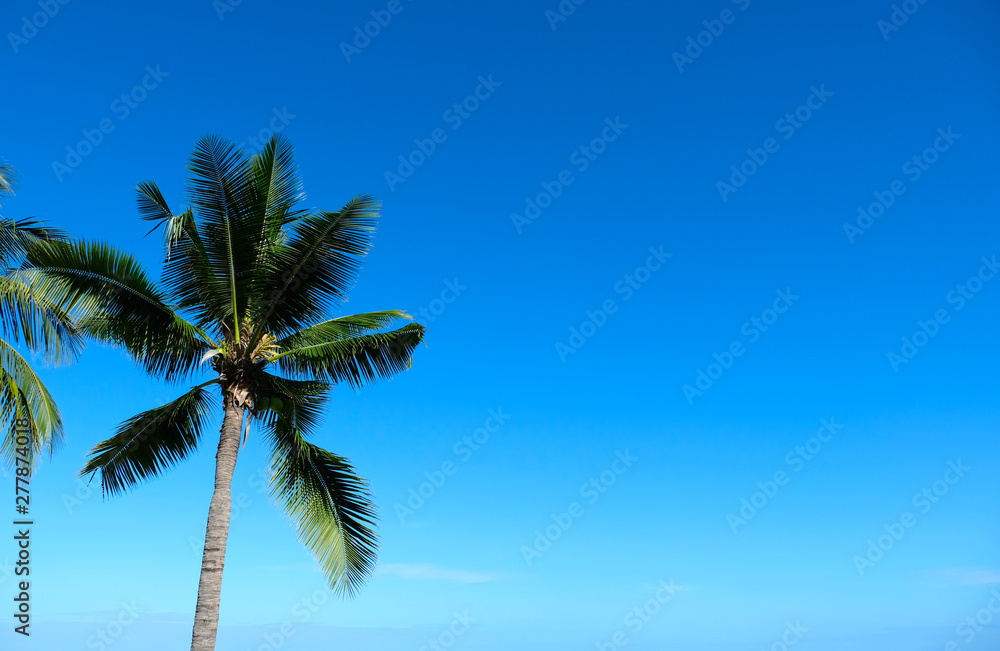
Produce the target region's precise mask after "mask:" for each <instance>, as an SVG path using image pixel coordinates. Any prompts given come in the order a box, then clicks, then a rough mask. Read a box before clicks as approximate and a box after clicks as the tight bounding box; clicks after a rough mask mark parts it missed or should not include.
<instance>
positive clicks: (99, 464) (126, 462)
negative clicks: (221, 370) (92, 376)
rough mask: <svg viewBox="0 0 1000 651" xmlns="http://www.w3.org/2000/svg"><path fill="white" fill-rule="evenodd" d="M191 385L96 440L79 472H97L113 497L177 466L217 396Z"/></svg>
mask: <svg viewBox="0 0 1000 651" xmlns="http://www.w3.org/2000/svg"><path fill="white" fill-rule="evenodd" d="M214 384H218V380H212V381H211V382H206V383H205V384H201V385H199V386H196V387H194V388H192V389H191V390H190V391H188V392H187V393H185V394H184V395H182V396H180V397H179V398H177V399H176V400H174V401H173V402H169V403H167V404H165V405H163V406H161V407H156V408H155V409H150V410H149V411H144V412H142V413H141V414H138V415H136V416H133V417H132V418H130V419H129V420H127V421H125V422H124V423H122V424H121V425H120V426H119V427H118V431H117V432H115V435H114V436H112V437H111V438H109V439H108V440H106V441H102V442H101V443H98V444H97V445H96V446H95V447H94V449H93V450H91V456H90V458H89V459H88V460H87V463H86V464H85V465H84V467H83V470H82V471H81V472H80V474H81V475H85V474H87V473H92V472H99V473H100V474H101V491H102V493H103V494H105V495H117V494H120V493H124V492H125V491H126V490H128V489H130V488H132V487H134V486H136V485H137V484H139V483H141V482H142V481H143V480H145V479H147V478H149V477H154V476H157V475H159V474H160V473H161V472H163V471H164V470H166V469H167V468H170V467H172V466H174V465H176V464H177V462H179V461H180V460H181V459H183V458H184V457H186V456H187V455H188V454H190V453H191V451H192V450H194V449H195V448H196V447H197V446H198V442H199V441H200V440H201V434H202V429H203V428H204V425H205V421H206V419H207V418H208V417H209V413H210V409H211V406H212V402H213V400H214V399H215V398H216V395H215V393H214V392H212V391H208V390H206V387H208V386H211V385H214Z"/></svg>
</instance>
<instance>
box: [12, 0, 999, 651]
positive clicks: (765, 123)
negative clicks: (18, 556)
mask: <svg viewBox="0 0 1000 651" xmlns="http://www.w3.org/2000/svg"><path fill="white" fill-rule="evenodd" d="M679 4H680V3H666V4H662V5H661V4H654V3H637V2H628V3H610V2H602V1H600V0H588V1H587V2H582V3H581V4H579V5H577V4H575V3H572V2H570V1H569V0H566V1H565V2H563V3H562V4H561V5H560V4H559V3H558V2H556V0H548V1H540V2H507V3H490V4H485V5H484V4H482V3H466V4H461V3H446V4H445V3H431V2H423V1H419V0H418V1H416V2H413V1H411V0H399V1H398V2H397V3H391V2H357V1H354V0H351V1H348V2H340V3H319V2H314V1H311V0H292V1H291V2H286V3H281V4H279V3H268V2H264V1H263V0H243V2H241V3H239V4H236V3H235V2H234V1H233V0H221V2H216V3H214V4H213V3H212V2H211V1H209V0H197V1H195V0H180V1H178V2H174V3H169V4H164V5H162V6H153V5H148V4H143V3H126V2H113V3H105V4H103V5H101V6H96V5H91V4H88V3H83V2H78V1H73V0H70V1H69V2H66V3H65V4H59V3H58V2H56V1H55V0H53V2H51V6H49V5H46V4H45V2H42V3H41V4H39V3H37V2H32V1H29V0H11V1H10V2H6V3H4V4H3V7H2V8H0V26H2V30H0V31H2V33H3V34H5V35H6V36H5V38H4V40H5V43H4V45H3V46H0V53H2V54H0V57H3V63H4V71H5V74H4V91H5V92H4V95H5V100H6V101H4V103H3V104H4V109H3V110H4V116H5V120H4V124H5V125H6V128H5V129H4V130H3V134H4V135H3V140H2V147H0V156H2V157H3V158H4V159H6V160H7V161H9V162H10V163H11V164H12V165H14V166H15V167H16V168H17V169H18V170H19V172H20V185H19V187H18V191H17V196H16V197H15V198H14V199H13V200H11V201H9V202H8V203H7V204H5V205H4V215H5V216H9V217H25V216H31V215H33V216H38V217H40V218H44V219H46V220H49V221H51V222H52V223H53V224H56V225H58V226H61V227H64V228H67V229H69V230H71V231H72V232H73V233H74V234H75V235H77V236H81V237H85V238H88V239H99V240H105V241H108V242H111V243H112V244H114V245H116V246H119V247H121V248H123V249H126V250H128V251H131V252H134V253H135V254H136V255H137V256H138V257H139V258H140V259H141V260H143V261H144V263H146V264H147V265H148V268H149V269H150V270H151V271H153V273H154V274H158V272H159V267H158V261H159V254H160V242H159V239H158V238H157V237H155V236H151V237H143V236H144V234H145V232H146V230H147V228H146V225H145V224H143V223H141V222H140V221H139V219H138V217H137V211H136V208H135V199H134V190H133V187H134V185H135V184H136V183H137V182H141V181H145V180H149V179H152V180H155V181H157V183H159V185H160V187H161V188H162V189H163V190H164V193H165V194H166V195H167V197H168V199H169V200H170V201H171V203H172V205H174V206H180V205H184V204H185V200H184V197H183V186H184V178H185V164H186V160H187V157H188V155H189V153H190V151H191V149H192V148H193V146H194V144H195V142H196V140H197V139H198V138H199V137H200V136H202V135H203V134H205V133H208V132H216V133H220V134H222V135H224V136H226V137H228V138H230V139H232V140H233V141H235V142H241V143H242V142H245V143H246V144H247V146H248V147H250V148H252V147H253V141H252V139H253V138H257V137H258V136H260V135H261V132H262V130H263V131H264V135H265V136H266V134H267V130H268V129H276V130H279V131H281V132H282V133H283V134H284V135H286V136H287V137H288V138H290V139H291V140H292V141H293V142H294V143H295V144H296V147H297V155H298V162H299V164H300V167H301V171H302V175H303V178H304V182H305V187H306V191H307V193H308V202H307V203H308V205H309V206H315V207H320V208H323V209H335V208H337V207H339V206H340V205H342V204H343V203H344V202H346V201H347V200H348V199H350V198H351V197H353V196H354V195H356V194H359V193H362V192H370V193H374V194H376V195H378V196H379V197H380V198H381V199H382V200H383V202H384V210H383V217H382V220H381V223H380V230H379V234H378V237H377V239H376V246H375V250H374V252H373V253H372V254H371V255H370V257H369V259H368V260H367V262H366V264H365V269H364V271H363V273H362V275H361V277H360V280H359V284H358V287H357V289H356V290H355V292H354V293H353V294H352V297H351V302H350V304H349V305H348V306H347V307H348V309H349V311H350V312H362V311H368V310H373V309H386V308H402V309H407V310H409V311H411V312H412V313H414V314H416V315H418V316H419V318H420V320H421V322H423V323H424V324H425V325H427V326H428V335H427V344H428V345H427V347H426V348H421V349H420V350H419V351H418V353H417V355H416V359H415V363H414V365H413V368H412V369H411V370H410V371H408V372H407V373H405V374H404V375H402V376H400V377H398V378H396V379H394V380H392V381H391V382H386V383H382V384H379V385H376V386H372V387H369V388H365V389H364V390H362V391H360V392H351V391H350V390H349V389H347V388H340V389H339V390H338V391H336V392H335V395H334V398H333V400H332V401H331V403H330V405H329V409H328V411H327V417H326V425H325V428H324V431H323V434H322V435H321V436H320V437H318V441H319V442H320V443H321V444H323V445H325V446H326V447H328V448H330V449H332V450H334V451H336V452H338V453H340V454H343V455H345V456H348V457H349V458H350V459H351V460H352V461H353V462H354V463H355V464H356V466H357V467H358V468H359V469H360V471H361V472H362V474H363V475H364V476H365V477H367V478H368V479H370V481H371V483H372V487H373V490H374V493H375V495H376V498H377V501H378V503H379V504H380V507H381V535H382V549H381V566H380V570H379V574H378V575H376V576H375V577H373V579H372V580H371V582H370V583H369V584H368V585H367V587H366V588H365V589H364V590H363V592H362V593H361V594H360V596H359V597H358V598H356V599H354V600H351V601H346V602H344V601H339V600H337V599H334V598H333V597H332V596H329V593H328V592H325V591H324V589H323V577H322V574H321V573H320V572H319V570H318V567H317V566H316V564H315V563H314V561H313V560H312V559H311V557H310V556H309V554H308V552H307V551H306V550H305V548H303V547H302V546H301V545H300V544H299V542H298V541H297V539H296V536H295V533H294V531H293V529H292V527H291V525H290V524H289V522H288V521H287V520H286V519H285V518H284V517H283V516H282V515H281V513H280V511H279V510H278V509H276V508H275V507H274V506H273V505H272V504H270V502H269V498H268V495H267V493H266V491H263V489H262V486H261V482H260V478H261V477H262V474H263V473H262V470H263V468H264V466H265V464H266V455H265V451H264V449H263V446H262V444H261V443H260V442H259V440H255V439H253V438H251V442H250V443H249V444H248V445H247V447H246V448H245V449H244V450H243V451H242V452H241V457H240V460H239V463H238V466H237V469H236V477H235V479H234V500H235V501H236V503H237V506H238V514H234V520H233V523H232V529H231V535H230V542H229V551H228V557H227V565H226V575H225V582H224V586H223V606H222V613H221V628H220V634H219V644H218V648H219V649H220V650H224V651H230V650H232V651H260V650H261V649H264V650H268V649H276V648H279V646H280V648H282V649H284V650H296V649H318V648H329V647H330V646H339V647H341V648H365V649H372V650H374V651H381V650H383V649H385V650H388V649H392V650H397V649H408V648H412V649H414V650H419V649H421V648H424V645H427V644H428V640H437V641H438V644H439V645H445V646H447V648H455V649H460V648H467V649H480V650H483V651H492V650H496V649H508V648H513V647H516V648H522V649H546V650H548V649H558V650H562V649H567V650H568V649H588V648H589V649H595V648H602V649H610V648H624V647H628V648H630V649H632V648H634V649H653V648H656V649H662V648H667V649H674V648H676V649H706V650H707V649H735V648H747V649H757V648H766V649H771V648H781V646H780V645H779V646H775V645H777V644H779V643H785V644H787V643H789V642H791V641H794V642H795V644H794V646H795V647H797V648H801V649H804V650H809V649H812V650H817V651H821V650H826V649H848V648H849V649H857V650H859V651H865V650H868V649H883V648H887V647H893V648H909V649H913V650H924V649H928V650H929V649H943V648H950V649H952V650H953V651H954V650H956V649H987V648H993V647H994V645H996V644H998V640H1000V633H998V631H997V628H996V627H991V626H989V625H987V626H985V627H983V626H982V625H981V624H974V625H973V624H969V623H964V622H966V619H967V618H970V617H971V618H973V620H972V621H973V622H975V618H976V617H979V618H980V622H984V623H986V622H992V621H993V618H994V617H995V616H996V615H997V614H1000V601H993V599H994V596H993V591H994V590H1000V552H998V545H997V543H998V541H1000V518H998V516H1000V508H998V507H997V501H996V499H995V497H996V495H997V493H998V491H1000V479H998V476H997V473H996V472H995V471H994V470H995V468H996V467H997V466H998V464H1000V443H998V442H997V438H996V417H997V409H996V405H997V395H998V390H1000V382H998V380H997V376H996V368H997V365H998V362H1000V355H998V351H997V348H996V346H994V345H992V343H991V342H993V341H995V327H996V325H995V324H996V322H997V316H998V313H997V305H998V303H997V297H998V295H1000V280H997V281H996V282H994V281H993V280H992V279H993V274H994V273H995V269H994V265H995V264H996V263H995V260H996V259H997V258H995V257H994V256H1000V240H998V235H1000V228H998V226H997V225H996V220H995V215H996V209H997V207H998V206H997V204H998V202H997V199H996V194H995V191H994V188H995V187H996V180H995V156H996V151H997V150H998V145H1000V131H998V120H997V104H998V99H1000V98H998V90H1000V86H998V81H1000V79H998V73H997V68H996V61H997V60H998V54H1000V52H998V50H1000V46H998V44H997V41H996V38H995V34H996V30H997V26H998V18H1000V13H998V10H997V7H996V6H995V5H994V4H993V3H990V2H987V1H986V0H959V1H957V2H950V3H946V2H943V1H941V0H927V1H926V2H923V3H920V2H918V1H917V0H911V1H910V2H907V3H901V4H897V5H893V4H892V3H891V2H885V3H881V2H861V1H858V0H848V1H846V2H840V3H825V4H824V3H790V2H785V3H765V2H759V0H739V1H738V2H729V1H728V0H727V1H723V0H714V1H711V2H707V1H699V2H690V3H683V5H684V6H677V5H679ZM43 6H47V7H48V11H49V13H50V14H53V15H52V16H51V17H45V18H44V19H43V18H33V16H34V15H35V14H36V13H38V12H40V11H44V10H45V9H44V7H43ZM40 7H42V8H40ZM560 7H562V9H561V10H560ZM894 7H898V9H896V8H894ZM571 10H572V11H571ZM560 11H562V13H559V12H560ZM372 12H374V14H373V13H372ZM26 17H27V18H26ZM25 18H26V19H27V21H28V25H29V26H26V23H25ZM32 20H36V21H37V22H38V23H39V24H41V23H44V25H43V26H42V27H40V28H37V29H34V28H33V27H31V26H30V22H31V21H32ZM378 20H381V21H382V22H383V23H385V24H384V25H379V24H378V22H375V23H372V24H371V25H368V23H371V22H372V21H378ZM880 21H881V22H880ZM366 27H367V29H368V30H369V33H370V34H374V35H373V36H368V37H364V38H362V37H360V36H358V34H359V33H362V34H363V33H364V30H365V29H366ZM376 27H377V28H376ZM356 28H357V29H356ZM12 35H13V36H12ZM366 39H367V40H366ZM689 39H690V40H689ZM88 134H89V140H90V141H91V142H90V143H88V142H87V138H88ZM81 142H83V143H84V144H83V145H81V144H80V143H81ZM91 143H97V144H91ZM903 360H905V361H903ZM39 363H40V362H39ZM42 374H43V377H44V380H45V381H46V382H47V384H48V386H49V388H50V389H51V391H52V392H53V393H54V395H55V396H56V398H57V400H58V402H59V404H60V407H61V409H62V412H63V415H64V419H65V422H66V429H67V441H66V443H65V445H64V446H63V447H62V448H61V449H60V450H59V451H58V454H57V455H56V456H55V458H54V459H53V460H52V461H51V462H48V463H46V465H45V466H44V467H43V468H42V470H41V472H40V473H39V474H38V475H37V476H36V478H35V479H34V480H33V483H32V490H33V507H34V510H33V514H34V516H35V520H36V526H35V529H34V532H33V535H34V537H35V542H34V546H33V553H34V556H33V563H34V568H35V569H34V572H33V577H34V581H33V594H32V599H33V602H32V603H33V608H34V613H35V616H36V620H35V623H34V625H33V637H32V638H31V639H30V640H24V639H21V636H16V635H14V634H13V633H12V632H11V630H10V629H11V628H12V626H13V624H12V623H10V624H5V627H4V629H3V632H2V633H0V636H2V639H3V647H4V648H11V649H60V650H62V649H85V648H102V646H101V644H104V645H105V647H106V648H109V649H116V650H122V649H143V650H144V651H160V650H164V651H165V650H173V649H178V648H186V647H185V645H187V644H189V640H190V626H191V618H192V612H193V607H194V602H195V595H196V591H197V582H198V571H199V566H200V548H199V547H198V545H199V544H200V537H201V536H203V535H204V527H205V518H206V515H207V506H208V501H209V499H210V496H211V488H212V478H213V468H214V445H212V444H210V443H208V442H207V443H206V445H205V446H204V448H203V450H202V451H201V452H200V454H198V455H197V456H195V457H194V458H191V459H189V460H187V461H185V462H183V463H182V464H181V465H179V466H178V467H176V468H175V469H173V470H172V471H171V472H170V473H169V474H168V475H166V476H164V477H162V478H159V479H156V480H155V481H151V482H149V483H148V484H147V485H144V486H143V487H141V488H140V489H139V490H137V491H135V492H134V493H133V494H130V495H127V496H125V497H121V498H118V499H114V500H107V501H105V500H102V498H101V496H100V494H99V489H98V490H95V489H97V484H96V483H95V484H94V485H92V486H90V490H91V491H93V492H92V493H88V490H87V486H86V482H85V481H83V482H80V481H77V480H76V472H77V471H78V469H79V468H80V467H81V466H82V464H83V461H84V459H85V457H86V454H87V451H88V450H89V449H90V448H91V447H92V446H93V445H94V444H95V443H97V442H99V441H100V440H103V439H104V438H107V437H108V436H109V435H110V434H111V433H112V432H113V430H114V428H115V426H116V424H117V423H119V422H120V421H122V420H124V419H126V418H128V417H129V416H131V415H133V414H134V413H136V412H138V411H140V410H143V409H148V408H150V407H153V406H155V405H158V404H160V403H162V402H165V401H167V400H169V399H171V398H172V397H173V396H174V395H176V394H177V393H178V392H179V390H180V389H179V388H178V387H170V386H165V385H163V384H161V383H158V382H156V381H153V380H150V379H148V378H146V377H144V376H143V374H142V373H141V372H139V371H138V370H137V369H136V368H135V367H134V366H133V364H132V363H131V362H130V361H129V360H128V359H127V358H125V357H124V356H123V355H122V354H120V353H119V352H117V351H115V350H111V349H107V348H102V347H100V346H91V347H90V348H89V349H88V350H87V351H86V354H85V355H84V356H83V358H82V359H81V360H80V362H79V363H78V364H77V365H75V366H73V367H66V368H58V369H44V370H43V371H42ZM686 386H687V388H685V387H686ZM217 426H218V423H217V422H216V423H213V424H212V426H211V428H210V429H209V434H213V433H214V432H215V431H217ZM477 430H478V431H477ZM466 439H468V440H466ZM208 441H209V442H210V441H211V437H209V438H208ZM470 441H471V443H470ZM477 441H478V442H477ZM472 445H475V446H476V448H475V449H474V448H473V447H472ZM432 482H436V483H437V484H439V485H437V486H435V485H434V483H432ZM3 483H4V485H6V486H8V489H9V490H10V491H11V493H10V494H12V493H13V480H12V479H11V478H10V477H7V478H6V479H4V480H3ZM423 484H425V485H423ZM422 485H423V486H422ZM421 490H423V493H424V495H425V497H424V498H419V499H423V503H421V502H420V501H419V499H417V498H413V495H414V494H417V495H418V496H419V492H420V491H421ZM925 490H926V491H929V493H928V494H927V495H924V494H923V491H925ZM411 491H413V493H411ZM935 491H936V492H935ZM409 500H412V502H411V503H409V504H408V501H409ZM743 500H746V502H743ZM747 504H749V506H747ZM413 505H416V507H415V508H414V506H413ZM755 505H756V506H755ZM741 509H742V510H743V512H742V513H741ZM5 538H6V539H7V542H6V543H5V544H4V545H2V546H0V561H3V560H4V559H7V560H12V554H13V549H14V546H13V541H12V540H11V539H10V537H9V536H5ZM879 545H882V548H881V549H880V548H879ZM0 567H3V568H7V567H8V566H6V565H3V566H0ZM0 586H2V594H3V595H4V598H5V599H10V598H12V596H13V592H14V590H13V588H14V585H13V577H12V576H9V575H8V570H7V569H3V570H0ZM663 586H669V589H667V588H664V587H663ZM998 594H1000V592H998ZM8 595H9V596H8ZM123 604H125V605H123ZM991 604H992V605H993V606H994V607H995V608H996V610H997V612H991V611H990V605H991ZM636 608H639V609H640V610H641V609H643V608H645V609H647V610H646V611H645V614H644V615H643V616H642V617H640V615H639V614H636V613H635V612H634V611H635V609H636ZM652 611H655V614H650V613H651V612H652ZM630 613H631V614H630ZM472 620H475V621H472ZM646 620H648V621H646ZM5 621H7V620H6V619H5ZM283 623H284V625H285V628H282V624H283ZM123 624H124V625H123ZM976 627H978V629H977V628H976ZM454 631H462V633H461V634H460V635H458V636H457V637H455V638H450V637H449V635H452V632H454ZM100 635H103V636H104V637H106V638H107V640H108V642H104V643H102V642H100V639H101V638H100ZM783 636H784V641H783ZM949 642H953V643H954V645H953V646H951V647H948V646H947V645H948V643H949ZM448 643H452V644H451V645H450V646H448ZM445 646H442V648H445ZM428 648H430V647H428ZM789 648H791V647H789Z"/></svg>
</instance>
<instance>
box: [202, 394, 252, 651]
mask: <svg viewBox="0 0 1000 651" xmlns="http://www.w3.org/2000/svg"><path fill="white" fill-rule="evenodd" d="M222 404H223V407H224V408H225V411H226V415H225V417H224V418H223V420H222V433H221V436H220V437H219V452H218V454H217V455H216V456H215V492H214V493H213V494H212V504H211V506H209V508H208V528H207V529H206V531H205V553H204V555H203V556H202V559H201V581H200V582H199V583H198V605H197V607H196V608H195V612H194V634H193V636H192V638H191V651H214V649H215V636H216V634H217V633H218V631H219V603H220V601H221V596H222V568H223V566H224V565H225V563H226V541H227V540H228V539H229V515H230V512H231V510H232V504H233V498H232V494H231V492H230V488H231V487H232V485H233V471H234V470H235V469H236V455H237V454H238V453H239V450H240V435H241V433H242V428H243V407H240V406H237V405H236V403H235V402H234V400H233V397H232V396H231V395H224V397H223V400H222Z"/></svg>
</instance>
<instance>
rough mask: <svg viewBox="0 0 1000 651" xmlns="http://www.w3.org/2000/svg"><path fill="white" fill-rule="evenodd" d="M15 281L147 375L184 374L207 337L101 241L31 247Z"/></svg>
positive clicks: (133, 262)
mask: <svg viewBox="0 0 1000 651" xmlns="http://www.w3.org/2000/svg"><path fill="white" fill-rule="evenodd" d="M27 261H28V267H27V268H25V269H22V270H20V271H18V272H15V274H14V275H13V276H14V277H15V278H16V279H18V280H20V281H22V282H24V283H26V284H27V285H28V286H29V287H31V291H32V292H34V293H35V294H36V295H39V296H41V297H43V298H44V300H45V302H46V303H48V304H51V305H57V306H59V308H60V309H62V310H65V311H68V312H70V313H71V314H73V315H74V316H76V318H78V319H79V329H80V331H81V332H83V333H84V334H86V335H88V336H91V337H94V338H96V339H98V340H100V341H104V342H107V343H111V344H116V345H119V346H121V347H123V348H124V349H125V350H126V351H128V353H129V354H130V355H131V356H132V358H133V359H135V361H136V362H137V363H139V365H141V366H142V367H143V368H144V369H145V370H146V371H147V372H148V373H152V374H154V375H159V376H162V377H163V378H165V379H166V380H168V381H176V380H179V379H182V378H184V377H185V376H186V375H188V374H189V373H190V372H191V371H192V370H193V369H195V368H196V367H197V365H198V363H199V362H200V361H201V356H202V354H203V353H204V351H205V350H207V349H208V348H210V347H211V346H210V344H211V340H210V339H209V337H208V335H206V334H205V333H204V332H202V331H201V330H200V329H199V328H198V327H197V326H195V325H192V324H191V323H189V322H187V321H186V320H185V319H184V318H182V317H181V316H180V315H179V314H178V313H177V312H176V311H175V310H174V309H173V308H172V307H171V306H170V305H168V304H167V303H166V299H165V297H164V296H163V295H162V294H161V293H160V291H159V290H158V289H157V288H156V286H155V285H154V284H153V283H152V282H151V281H150V280H149V278H148V277H147V276H146V273H145V272H144V271H143V270H142V267H141V266H140V265H139V264H138V262H136V260H135V259H134V258H133V257H132V256H130V255H127V254H124V253H120V252H118V251H115V250H114V249H112V248H111V247H109V246H108V245H106V244H100V243H87V242H52V243H46V244H44V245H40V246H35V247H33V248H32V249H31V250H30V251H29V252H28V255H27Z"/></svg>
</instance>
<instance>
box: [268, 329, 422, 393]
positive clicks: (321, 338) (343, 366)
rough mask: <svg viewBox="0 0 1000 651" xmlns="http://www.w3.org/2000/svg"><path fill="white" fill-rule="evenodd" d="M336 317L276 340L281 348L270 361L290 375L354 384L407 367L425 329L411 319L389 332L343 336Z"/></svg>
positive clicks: (384, 376)
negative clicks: (410, 321)
mask: <svg viewBox="0 0 1000 651" xmlns="http://www.w3.org/2000/svg"><path fill="white" fill-rule="evenodd" d="M337 321H338V320H337V319H334V320H331V321H326V322H324V323H320V324H318V325H315V326H313V327H311V328H306V329H305V330H302V331H301V332H298V333H296V334H294V335H291V336H289V337H286V338H285V339H281V340H279V341H278V342H277V346H278V347H279V348H280V349H281V351H282V352H281V353H279V354H278V355H276V356H275V357H273V358H272V360H271V361H273V362H275V363H277V365H278V368H280V369H281V370H282V371H283V372H285V373H287V374H289V375H292V376H296V377H302V376H307V377H316V378H320V379H322V380H325V381H328V382H333V383H338V382H347V383H348V384H349V385H351V387H352V388H358V387H360V386H361V385H363V384H365V383H367V382H373V381H374V380H377V379H380V378H381V379H387V378H390V377H392V376H394V375H396V374H398V373H401V372H403V371H405V370H406V369H408V368H409V367H410V362H411V359H412V356H413V351H414V349H416V347H417V345H419V344H420V343H421V342H422V341H423V336H424V331H425V328H424V326H422V325H420V324H418V323H411V324H410V325H407V326H403V327H402V328H399V329H397V330H391V331H389V332H378V333H373V334H360V335H356V336H344V333H343V330H342V327H343V326H342V324H341V323H337Z"/></svg>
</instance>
